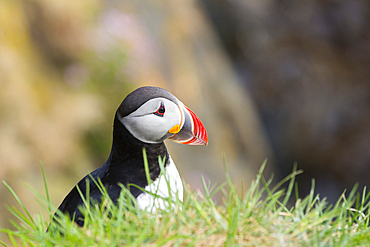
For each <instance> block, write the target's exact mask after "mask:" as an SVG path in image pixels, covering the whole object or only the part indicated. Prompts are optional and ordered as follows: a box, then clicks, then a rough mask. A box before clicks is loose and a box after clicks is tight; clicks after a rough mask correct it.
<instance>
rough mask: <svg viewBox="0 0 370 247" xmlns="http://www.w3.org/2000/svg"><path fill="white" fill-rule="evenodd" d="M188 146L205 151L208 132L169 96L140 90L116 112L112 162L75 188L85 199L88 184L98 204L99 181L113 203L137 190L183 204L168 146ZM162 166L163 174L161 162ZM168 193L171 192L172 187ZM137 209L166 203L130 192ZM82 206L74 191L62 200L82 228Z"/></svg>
mask: <svg viewBox="0 0 370 247" xmlns="http://www.w3.org/2000/svg"><path fill="white" fill-rule="evenodd" d="M166 139H170V140H172V141H175V142H178V143H181V144H187V145H207V144H208V137H207V132H206V129H205V127H204V125H203V124H202V122H201V121H200V119H199V118H198V117H197V116H196V115H195V113H194V112H192V111H191V110H190V109H189V108H187V107H186V106H185V105H184V104H183V103H182V102H181V101H179V100H178V99H177V98H176V97H175V96H173V95H172V94H171V93H169V92H168V91H166V90H164V89H162V88H158V87H141V88H138V89H136V90H135V91H133V92H132V93H130V94H129V95H127V97H126V98H125V99H124V100H123V102H122V103H121V105H120V106H119V107H118V109H117V112H116V114H115V118H114V124H113V143H112V149H111V153H110V155H109V158H108V160H107V161H106V162H105V163H104V165H103V166H101V167H99V168H98V169H96V170H95V171H93V172H91V173H90V174H88V175H86V176H85V177H84V178H83V179H81V180H80V181H79V182H78V184H77V186H78V187H79V189H80V190H81V192H82V194H83V195H84V196H86V180H88V181H89V186H90V188H89V191H90V194H89V196H90V200H92V201H97V202H100V200H101V196H102V194H101V192H100V190H99V188H97V186H96V184H95V182H94V181H93V180H95V181H98V179H100V180H101V182H102V184H103V185H104V187H105V188H106V190H107V192H108V194H109V196H110V197H111V199H112V200H113V202H114V203H116V202H117V200H118V198H119V195H120V192H121V187H120V184H122V185H124V186H127V185H128V184H135V185H137V186H139V187H140V188H144V189H145V190H146V191H149V192H151V193H153V194H157V195H158V196H160V197H164V198H168V197H170V196H171V198H173V199H175V200H176V199H179V200H181V201H182V198H183V186H182V182H181V178H180V175H179V173H178V171H177V168H176V165H175V163H174V162H173V160H172V158H171V156H170V155H169V153H168V151H167V149H166V146H165V145H164V142H163V141H164V140H166ZM144 148H145V151H146V155H147V160H148V166H149V174H150V178H151V181H152V182H151V183H150V184H148V181H147V177H146V173H145V167H144V160H143V149H144ZM159 157H160V158H161V159H162V160H163V159H165V162H164V172H163V173H162V174H161V169H160V166H159V162H158V158H159ZM168 183H169V187H170V190H169V189H168V185H167V184H168ZM129 188H130V192H131V193H132V195H133V196H134V197H135V198H136V200H137V204H138V206H139V208H141V209H144V210H148V211H153V210H156V209H158V208H161V209H164V208H166V207H167V206H168V205H166V202H167V201H164V200H161V199H160V198H159V197H155V196H153V195H151V194H150V193H146V192H144V191H143V190H141V189H139V188H137V187H135V186H130V187H129ZM80 205H83V200H82V198H81V197H80V194H79V192H78V190H77V188H76V186H75V187H74V188H73V189H72V190H71V191H70V193H69V194H68V195H67V196H66V197H65V198H64V200H63V202H62V203H61V205H60V206H59V208H58V209H59V210H60V211H61V212H63V213H68V214H69V216H70V217H71V219H74V221H75V222H76V223H77V224H78V225H80V226H83V224H84V220H83V216H82V214H81V212H80V211H79V209H78V207H79V206H80Z"/></svg>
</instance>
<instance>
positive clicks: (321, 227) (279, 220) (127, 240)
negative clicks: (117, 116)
mask: <svg viewBox="0 0 370 247" xmlns="http://www.w3.org/2000/svg"><path fill="white" fill-rule="evenodd" d="M144 157H145V152H144ZM144 159H145V158H144ZM160 163H161V167H162V168H163V160H160ZM265 166H266V162H264V163H263V164H262V166H261V168H260V170H259V172H258V174H257V176H256V179H255V180H254V181H253V182H252V183H251V185H250V187H249V189H248V190H247V191H246V192H245V193H244V194H243V195H242V196H240V195H238V193H237V192H236V189H235V187H234V185H233V183H232V181H231V178H230V176H229V174H228V172H227V168H226V164H225V174H226V176H225V177H226V182H225V183H224V184H222V185H220V186H215V185H211V184H210V183H208V182H207V181H205V180H204V178H202V183H203V187H204V194H200V193H197V192H194V191H191V190H190V189H189V187H187V186H185V195H186V196H185V200H184V202H183V203H181V202H179V201H178V200H177V201H176V200H173V198H169V199H167V200H168V208H167V209H165V210H161V211H157V212H155V213H148V212H146V211H142V210H139V209H138V208H137V207H136V205H135V200H134V198H133V196H132V195H131V193H130V191H129V190H128V189H127V188H125V187H123V186H122V193H121V196H120V198H119V199H118V203H117V205H114V203H113V202H112V200H111V199H110V198H109V196H108V194H107V192H106V190H105V188H104V186H103V185H102V184H101V181H94V182H95V183H97V185H98V186H99V188H100V189H101V191H102V194H103V199H102V203H101V204H92V205H91V204H90V198H88V197H87V198H84V202H85V206H84V207H82V208H81V211H82V213H83V215H84V216H85V225H84V227H78V226H77V225H76V224H75V223H73V222H71V220H70V219H69V217H68V216H65V215H63V214H61V213H58V212H57V214H58V216H59V217H57V218H56V219H55V220H52V219H53V213H54V212H55V210H56V207H55V206H53V205H52V204H51V203H50V199H49V198H50V197H49V192H48V188H47V182H46V176H45V173H44V169H43V166H42V165H41V170H42V173H43V178H44V185H45V193H46V195H45V196H43V195H41V194H40V193H38V192H37V191H34V190H33V189H31V188H30V190H31V191H32V192H33V193H34V194H35V196H36V198H37V200H38V202H39V203H40V205H41V207H42V208H43V210H46V211H47V212H48V213H49V217H48V219H47V221H45V220H44V219H43V218H42V216H41V214H37V215H36V216H33V217H32V216H31V215H30V213H29V212H28V211H27V208H26V206H25V205H24V204H23V203H22V201H21V200H20V199H19V197H18V196H17V194H16V193H15V192H14V191H13V190H12V188H11V187H10V186H9V185H8V184H7V183H6V182H5V181H3V184H4V185H5V186H6V187H7V189H8V190H9V192H10V193H11V194H12V195H13V197H14V198H15V200H16V201H17V203H18V204H19V205H20V208H21V209H22V210H18V209H17V208H16V207H14V206H12V207H7V208H8V210H9V211H10V212H11V213H12V214H13V215H14V217H15V218H16V221H12V223H13V226H14V229H0V231H1V232H4V233H6V234H7V235H8V238H9V239H8V240H7V241H5V240H3V241H0V244H1V245H3V246H8V245H7V244H9V245H13V246H40V245H41V246H55V245H57V246H126V245H127V246H173V245H175V246H231V245H243V246H369V245H370V230H369V227H368V226H369V205H370V203H369V201H370V200H369V197H370V193H369V192H368V191H367V189H366V188H364V189H363V191H361V192H357V187H354V188H353V189H352V190H351V191H350V192H349V193H348V196H346V194H345V193H343V194H342V195H341V196H340V198H339V199H338V201H337V202H336V203H335V204H334V205H328V203H327V202H326V199H325V198H320V197H319V195H317V194H315V192H314V191H315V183H314V181H312V187H311V190H310V193H309V195H308V196H306V197H304V198H300V197H299V195H298V193H297V190H296V189H295V188H296V186H295V185H296V183H295V177H296V176H297V175H298V174H300V173H301V171H297V170H296V167H297V166H296V165H295V166H294V169H293V172H292V174H290V175H289V176H287V177H286V178H285V179H283V180H282V181H280V182H279V183H277V185H276V186H274V187H272V181H273V178H272V177H271V178H270V179H268V180H266V179H265V178H264V177H263V175H262V172H263V170H264V167H265ZM149 179H150V177H148V181H149ZM285 184H287V186H286V189H284V188H283V186H284V185H285ZM132 186H133V185H132ZM87 188H89V187H87ZM220 191H221V192H222V193H223V194H224V198H225V200H224V203H223V205H217V204H216V203H215V202H214V201H213V200H212V196H213V195H214V194H216V193H217V192H220ZM293 196H294V197H295V198H294V199H293V198H292V197H293ZM292 200H294V203H293V206H290V205H291V203H289V202H291V201H292ZM49 224H50V226H49ZM48 227H50V228H49V229H53V230H50V231H46V229H47V228H48ZM5 242H6V243H5Z"/></svg>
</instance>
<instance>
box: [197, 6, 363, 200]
mask: <svg viewBox="0 0 370 247" xmlns="http://www.w3.org/2000/svg"><path fill="white" fill-rule="evenodd" d="M202 2H204V4H205V6H206V7H205V9H206V10H207V12H208V13H209V16H210V17H211V19H212V21H213V23H214V24H215V27H216V29H217V30H218V33H219V36H220V38H221V40H222V43H223V44H224V47H225V48H226V50H227V51H228V54H230V56H231V59H232V61H233V64H234V66H235V68H237V69H238V75H239V76H240V78H242V79H241V81H242V83H243V84H244V85H245V87H246V88H248V89H249V90H250V93H251V95H252V98H253V100H254V101H255V102H256V104H257V107H258V110H259V112H260V114H261V116H262V119H263V123H264V126H265V128H266V131H267V132H268V136H269V139H270V140H271V143H272V145H273V149H274V151H275V154H276V157H277V165H278V167H279V170H281V171H283V173H285V174H286V173H287V172H289V170H290V167H291V164H292V163H293V162H294V161H297V162H298V166H299V167H300V168H303V170H304V171H305V173H304V174H303V176H300V177H301V178H298V179H301V180H302V181H305V183H306V184H307V185H308V184H309V183H310V179H311V178H312V177H313V178H316V182H317V183H316V184H317V186H316V189H317V191H318V192H319V193H321V194H322V195H323V196H328V197H329V199H331V201H333V200H336V199H337V198H338V196H339V194H340V193H342V191H343V190H344V188H348V189H350V188H351V187H352V186H353V185H354V184H355V183H356V182H360V185H362V186H363V185H367V186H369V179H368V176H369V174H370V145H369V143H370V104H369V102H370V83H369V78H370V69H369V68H370V67H369V65H370V35H369V31H370V17H369V16H370V15H369V14H370V2H369V1H351V0H345V1H340V2H335V1H300V2H297V1H289V0H288V1H272V0H265V1H244V0H236V1H226V0H216V1H213V0H203V1H202ZM307 191H308V189H307V188H306V189H304V192H307Z"/></svg>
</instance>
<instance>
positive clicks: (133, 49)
mask: <svg viewBox="0 0 370 247" xmlns="http://www.w3.org/2000/svg"><path fill="white" fill-rule="evenodd" d="M369 78H370V2H369V1H367V0H341V1H329V0H326V1H292V0H260V1H252V0H233V1H227V0H199V1H191V0H185V1H168V0H165V1H153V0H150V1H149V0H138V1H127V0H117V1H102V0H79V1H74V2H67V1H58V0H2V1H0V178H1V179H3V180H6V181H7V182H8V183H9V184H10V185H11V186H12V188H13V189H14V190H15V191H16V192H17V193H18V195H19V197H20V198H21V199H22V200H23V201H24V203H25V205H26V206H27V208H28V209H29V210H30V212H31V213H32V214H35V213H36V212H38V211H40V210H42V209H41V207H40V206H39V205H38V203H37V202H36V200H35V196H34V195H33V194H32V193H30V191H29V190H28V189H27V184H28V185H30V186H31V187H33V188H35V189H36V190H37V191H39V192H43V190H44V189H43V181H42V173H41V169H40V161H42V162H43V164H44V167H45V172H46V176H47V180H48V185H49V191H50V195H51V200H52V203H53V204H54V205H56V206H58V205H59V204H60V202H61V200H62V199H63V198H64V196H65V195H66V194H67V193H68V192H69V190H70V189H71V188H72V187H73V186H74V185H75V183H76V182H77V181H78V180H79V179H81V178H82V177H83V176H84V175H85V174H86V173H87V172H88V171H92V170H94V169H95V168H97V167H99V166H101V165H102V164H103V163H104V162H105V160H106V159H107V157H108V155H109V151H110V145H111V140H112V121H113V116H114V113H115V110H116V108H117V107H118V105H119V104H120V103H121V101H122V100H123V98H124V97H125V96H126V95H127V94H128V93H129V92H131V91H132V90H134V89H135V88H137V87H139V86H143V85H156V86H160V87H164V88H166V89H168V90H169V91H170V92H172V93H173V94H175V95H176V96H177V97H178V98H179V99H180V100H181V101H183V102H184V103H185V104H186V105H187V106H189V107H190V108H191V109H192V110H194V111H195V112H196V113H197V115H198V116H199V117H200V118H201V119H202V121H203V123H204V124H205V126H206V127H207V130H208V134H209V146H207V147H191V146H184V145H178V144H174V143H171V142H170V141H167V145H168V147H169V150H170V152H171V155H172V157H173V159H174V160H175V162H176V164H177V166H178V169H179V170H180V173H181V175H182V177H183V178H184V180H185V181H186V183H188V184H190V186H191V187H192V188H193V189H197V188H200V187H201V179H200V177H201V176H202V175H203V176H204V177H205V178H206V179H207V180H210V181H212V182H213V183H218V184H220V183H221V182H222V181H223V180H224V171H223V164H222V163H223V157H222V156H223V154H225V157H226V164H227V166H228V169H229V170H230V173H231V176H232V178H233V181H234V182H235V184H236V185H237V186H239V187H240V191H241V190H242V189H243V186H244V187H247V186H248V185H249V183H250V181H251V180H252V179H253V178H254V177H255V175H256V171H257V170H258V168H259V167H260V165H261V164H262V162H263V160H264V159H266V158H268V165H267V169H266V171H265V172H266V176H269V175H270V174H271V173H274V174H275V177H277V179H279V178H282V177H283V176H285V175H287V174H289V173H290V172H291V169H292V167H293V164H294V162H297V163H298V167H299V168H300V169H303V170H304V174H303V175H300V176H299V177H298V180H299V188H300V189H301V195H302V196H304V194H305V193H307V192H308V190H309V188H310V185H311V179H312V178H315V180H316V191H317V192H318V193H320V194H321V195H322V197H328V199H329V200H330V201H331V202H334V201H335V200H336V198H338V196H339V195H340V193H342V191H343V190H344V189H345V188H351V187H352V186H353V185H354V184H355V183H356V182H359V183H360V186H365V185H370V182H369V179H368V178H367V177H368V176H369V175H370V92H369V91H370V82H369ZM216 199H217V200H220V198H216ZM0 202H1V203H0V226H1V227H7V226H9V223H8V219H9V218H10V214H9V213H8V212H7V210H6V209H5V207H4V204H7V205H15V201H14V199H13V198H12V197H11V195H10V193H8V192H7V190H6V188H5V186H3V185H1V186H0ZM44 215H46V214H45V212H44Z"/></svg>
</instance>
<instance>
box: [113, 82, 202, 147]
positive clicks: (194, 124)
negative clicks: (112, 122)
mask: <svg viewBox="0 0 370 247" xmlns="http://www.w3.org/2000/svg"><path fill="white" fill-rule="evenodd" d="M116 117H117V118H118V119H119V121H120V122H121V123H122V124H123V125H124V126H125V127H126V129H127V130H128V131H129V132H130V133H131V134H132V135H133V136H134V137H135V138H136V139H138V140H140V141H142V142H145V143H160V142H162V141H164V140H165V139H170V140H172V141H175V142H178V143H181V144H187V145H207V144H208V136H207V132H206V129H205V127H204V125H203V123H202V122H201V121H200V119H199V118H198V117H197V115H195V113H194V112H193V111H191V110H190V109H189V108H188V107H186V106H185V105H184V104H183V103H182V102H181V101H180V100H178V99H177V98H176V97H175V96H173V95H172V94H171V93H169V92H168V91H167V90H165V89H162V88H158V87H141V88H138V89H136V90H135V91H133V92H132V93H130V94H129V95H127V97H126V98H125V99H124V100H123V102H122V103H121V105H120V106H119V108H118V110H117V113H116Z"/></svg>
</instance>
